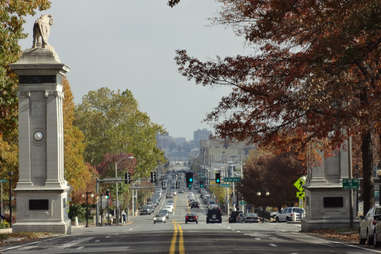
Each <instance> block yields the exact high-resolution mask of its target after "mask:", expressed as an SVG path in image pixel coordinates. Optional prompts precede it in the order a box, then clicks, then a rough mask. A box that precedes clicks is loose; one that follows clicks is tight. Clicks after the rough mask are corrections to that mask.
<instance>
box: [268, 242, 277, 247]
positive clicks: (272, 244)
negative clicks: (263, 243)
mask: <svg viewBox="0 0 381 254" xmlns="http://www.w3.org/2000/svg"><path fill="white" fill-rule="evenodd" d="M269 246H271V247H278V245H276V244H275V243H270V244H269Z"/></svg>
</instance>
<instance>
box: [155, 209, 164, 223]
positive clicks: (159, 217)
mask: <svg viewBox="0 0 381 254" xmlns="http://www.w3.org/2000/svg"><path fill="white" fill-rule="evenodd" d="M159 222H162V223H167V214H166V213H164V212H163V213H158V214H156V215H155V216H154V217H153V224H156V223H159Z"/></svg>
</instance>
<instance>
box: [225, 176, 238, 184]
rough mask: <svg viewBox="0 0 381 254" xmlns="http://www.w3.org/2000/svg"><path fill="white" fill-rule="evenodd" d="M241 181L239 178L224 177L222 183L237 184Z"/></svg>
mask: <svg viewBox="0 0 381 254" xmlns="http://www.w3.org/2000/svg"><path fill="white" fill-rule="evenodd" d="M240 181H241V177H225V178H224V182H228V183H239V182H240Z"/></svg>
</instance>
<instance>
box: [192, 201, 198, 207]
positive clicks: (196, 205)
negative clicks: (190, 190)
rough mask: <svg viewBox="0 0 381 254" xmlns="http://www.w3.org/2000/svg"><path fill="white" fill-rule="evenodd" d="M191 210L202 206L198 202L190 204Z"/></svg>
mask: <svg viewBox="0 0 381 254" xmlns="http://www.w3.org/2000/svg"><path fill="white" fill-rule="evenodd" d="M190 208H200V204H199V203H198V202H197V201H193V202H192V203H190Z"/></svg>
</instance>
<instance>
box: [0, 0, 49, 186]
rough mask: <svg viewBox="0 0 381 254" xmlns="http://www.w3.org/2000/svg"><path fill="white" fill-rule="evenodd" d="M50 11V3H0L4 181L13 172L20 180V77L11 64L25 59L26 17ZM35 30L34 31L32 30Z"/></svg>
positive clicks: (0, 141)
mask: <svg viewBox="0 0 381 254" xmlns="http://www.w3.org/2000/svg"><path fill="white" fill-rule="evenodd" d="M49 7H50V1H48V0H31V1H23V0H12V1H0V27H1V29H0V177H1V178H7V174H8V172H10V171H13V172H14V173H15V174H14V175H13V180H14V181H13V182H14V183H16V181H17V178H18V174H17V172H18V158H17V156H18V155H17V151H18V148H17V111H18V105H17V103H18V100H17V85H18V83H17V77H16V75H15V73H13V72H12V71H11V70H10V68H9V64H11V63H14V62H16V61H17V60H18V58H19V56H20V55H21V47H20V45H19V41H20V40H21V39H24V38H26V36H27V34H26V33H25V32H24V24H25V17H26V16H28V15H34V14H35V11H36V10H46V9H48V8H49ZM31 29H32V28H30V30H31Z"/></svg>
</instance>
